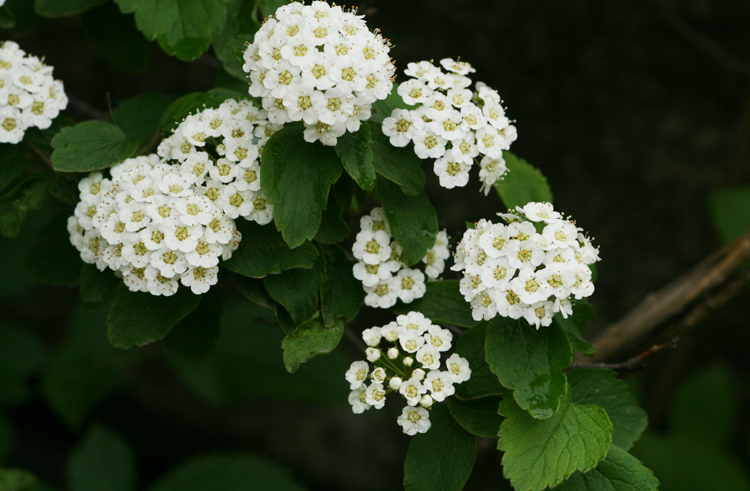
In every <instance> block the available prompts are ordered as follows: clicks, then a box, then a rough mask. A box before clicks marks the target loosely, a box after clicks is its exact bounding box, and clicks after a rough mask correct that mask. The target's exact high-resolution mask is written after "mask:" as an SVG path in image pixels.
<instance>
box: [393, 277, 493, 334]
mask: <svg viewBox="0 0 750 491" xmlns="http://www.w3.org/2000/svg"><path fill="white" fill-rule="evenodd" d="M426 286H427V291H426V292H425V294H424V296H423V297H422V298H420V299H418V300H415V301H414V302H412V303H410V304H409V305H402V306H399V307H397V308H396V313H398V314H406V313H408V312H410V311H412V310H416V311H418V312H421V313H423V314H424V315H425V317H428V318H430V319H431V320H432V322H439V323H441V324H450V325H453V326H459V327H474V326H476V325H477V324H478V323H479V321H475V320H474V318H473V317H472V316H471V305H470V304H469V303H468V302H467V301H466V300H464V296H463V295H461V292H460V291H459V290H458V280H444V281H428V282H427V283H426Z"/></svg>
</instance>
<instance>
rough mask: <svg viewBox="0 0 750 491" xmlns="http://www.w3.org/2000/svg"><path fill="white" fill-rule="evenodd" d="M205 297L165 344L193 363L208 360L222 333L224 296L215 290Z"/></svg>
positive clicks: (178, 324) (172, 332)
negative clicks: (222, 299) (221, 317)
mask: <svg viewBox="0 0 750 491" xmlns="http://www.w3.org/2000/svg"><path fill="white" fill-rule="evenodd" d="M202 297H203V298H202V299H201V302H200V304H198V307H196V308H195V310H193V311H192V312H190V313H189V314H188V315H187V316H186V317H185V318H184V319H182V320H181V321H180V322H178V323H177V325H176V326H174V327H173V328H172V330H171V331H169V334H167V337H165V338H164V341H163V343H164V344H165V345H166V346H167V348H169V350H170V351H171V352H173V353H177V354H179V355H182V356H184V357H185V358H187V359H189V360H194V361H203V360H205V359H206V358H208V356H209V355H210V354H211V352H212V351H213V349H214V345H215V344H216V340H217V339H219V333H220V332H221V319H220V316H221V310H222V307H223V305H222V301H221V298H222V297H221V293H220V292H219V290H218V289H217V288H212V289H211V290H209V291H208V292H206V293H205V294H203V295H202Z"/></svg>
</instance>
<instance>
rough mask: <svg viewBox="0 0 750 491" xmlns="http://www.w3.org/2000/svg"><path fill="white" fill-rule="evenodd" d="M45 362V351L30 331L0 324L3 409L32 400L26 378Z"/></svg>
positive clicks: (0, 371) (1, 402) (0, 393)
mask: <svg viewBox="0 0 750 491" xmlns="http://www.w3.org/2000/svg"><path fill="white" fill-rule="evenodd" d="M45 359H46V355H45V352H44V349H43V348H42V346H41V345H40V344H39V342H38V341H37V340H36V338H35V337H33V336H32V335H31V333H30V332H29V331H28V330H27V329H20V328H15V327H10V326H6V325H3V323H2V322H0V387H2V388H3V390H0V407H3V406H14V405H18V404H23V403H24V402H26V401H27V400H28V399H29V398H30V397H31V389H30V387H29V384H28V381H27V379H28V378H29V376H30V375H32V374H33V373H34V372H36V371H37V370H38V369H39V368H40V367H41V365H42V364H43V363H44V362H45Z"/></svg>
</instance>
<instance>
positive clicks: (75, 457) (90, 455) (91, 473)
mask: <svg viewBox="0 0 750 491" xmlns="http://www.w3.org/2000/svg"><path fill="white" fill-rule="evenodd" d="M68 482H69V485H70V489H71V491H101V490H103V489H106V490H107V491H133V490H135V488H136V467H135V456H134V455H133V452H132V451H131V449H130V447H129V446H128V442H127V441H125V439H124V438H122V437H121V436H119V435H117V434H116V433H114V432H112V431H110V430H108V429H107V428H104V427H103V426H101V425H94V426H93V427H92V428H91V429H90V430H89V431H88V432H87V433H86V435H85V436H84V437H83V441H82V442H81V444H80V445H79V446H78V447H77V448H76V449H75V450H74V451H73V453H72V455H71V457H70V463H69V464H68Z"/></svg>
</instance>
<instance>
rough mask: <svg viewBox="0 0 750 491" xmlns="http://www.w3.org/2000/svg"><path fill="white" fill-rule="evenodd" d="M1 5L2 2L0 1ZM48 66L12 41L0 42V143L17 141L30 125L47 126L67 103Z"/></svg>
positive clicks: (58, 83) (59, 84) (61, 88)
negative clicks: (0, 43)
mask: <svg viewBox="0 0 750 491" xmlns="http://www.w3.org/2000/svg"><path fill="white" fill-rule="evenodd" d="M0 5H2V3H0ZM52 70H53V68H52V67H51V66H47V65H45V64H44V63H43V62H42V60H40V59H39V58H37V57H36V56H32V55H26V52H25V51H23V50H22V49H21V48H19V47H18V44H16V43H14V42H13V41H5V42H3V43H2V46H0V143H18V142H20V141H21V140H23V135H24V133H25V132H26V130H27V129H28V128H30V127H33V126H35V127H37V128H41V129H45V128H49V126H50V125H51V124H52V120H53V119H55V118H56V117H57V115H58V114H59V113H60V111H62V110H63V109H65V108H66V107H67V106H68V97H67V96H66V95H65V90H64V89H63V83H62V82H61V81H59V80H55V79H53V78H52Z"/></svg>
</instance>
